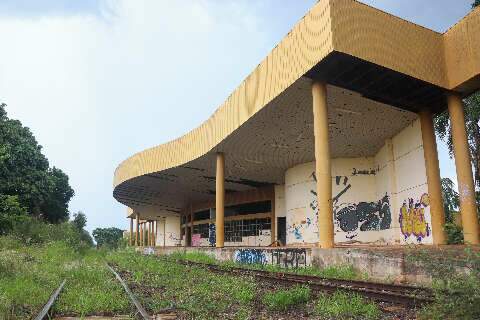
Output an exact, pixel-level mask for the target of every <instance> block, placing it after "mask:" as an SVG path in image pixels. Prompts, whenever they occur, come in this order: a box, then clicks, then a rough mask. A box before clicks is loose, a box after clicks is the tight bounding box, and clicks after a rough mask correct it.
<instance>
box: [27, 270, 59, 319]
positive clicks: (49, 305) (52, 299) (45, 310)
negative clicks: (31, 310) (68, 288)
mask: <svg viewBox="0 0 480 320" xmlns="http://www.w3.org/2000/svg"><path fill="white" fill-rule="evenodd" d="M66 281H67V280H65V279H64V280H63V281H62V283H61V284H60V286H59V287H58V288H57V290H55V291H54V292H53V293H52V295H51V296H50V299H48V301H47V303H46V304H45V305H44V306H43V308H42V310H41V311H40V312H39V313H38V315H37V316H36V317H35V318H34V319H35V320H43V319H44V318H45V317H46V316H47V315H48V311H50V309H51V308H52V306H53V304H54V303H55V301H56V300H57V298H58V295H59V294H60V292H61V291H62V289H63V286H64V285H65V282H66Z"/></svg>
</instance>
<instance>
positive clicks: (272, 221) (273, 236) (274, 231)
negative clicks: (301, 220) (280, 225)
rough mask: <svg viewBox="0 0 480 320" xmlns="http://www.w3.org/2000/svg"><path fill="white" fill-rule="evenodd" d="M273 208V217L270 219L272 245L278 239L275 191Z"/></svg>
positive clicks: (272, 202)
mask: <svg viewBox="0 0 480 320" xmlns="http://www.w3.org/2000/svg"><path fill="white" fill-rule="evenodd" d="M270 203H271V206H272V216H271V218H270V232H271V239H270V241H271V243H274V242H275V240H276V239H277V215H276V213H275V191H274V192H273V198H272V201H271V202H270Z"/></svg>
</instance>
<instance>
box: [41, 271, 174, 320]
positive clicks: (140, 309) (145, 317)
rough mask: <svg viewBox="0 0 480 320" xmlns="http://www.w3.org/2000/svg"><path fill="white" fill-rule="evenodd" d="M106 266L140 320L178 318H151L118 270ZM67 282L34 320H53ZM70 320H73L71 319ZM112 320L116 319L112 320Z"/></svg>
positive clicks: (170, 317)
mask: <svg viewBox="0 0 480 320" xmlns="http://www.w3.org/2000/svg"><path fill="white" fill-rule="evenodd" d="M106 266H107V268H108V269H109V270H110V271H111V272H112V273H113V274H114V275H115V278H116V279H117V280H118V281H119V282H120V284H121V285H122V287H123V288H124V290H125V292H126V294H127V295H128V297H129V299H130V301H131V302H132V304H133V305H134V306H135V308H136V310H137V313H136V314H135V315H136V316H138V317H139V318H140V319H143V320H153V319H158V320H161V319H165V320H166V319H175V318H176V317H172V315H171V314H169V315H166V316H162V315H156V316H151V315H149V314H148V312H147V310H146V309H145V308H144V307H143V306H142V305H141V303H140V302H139V301H138V299H137V298H136V297H135V295H134V294H133V293H132V291H131V290H130V288H129V287H128V286H127V284H126V282H125V281H124V280H123V279H122V277H121V276H120V275H119V274H118V273H117V272H116V270H115V269H114V268H113V267H112V266H110V265H108V264H107V265H106ZM65 282H66V280H63V282H62V283H61V284H60V286H59V287H58V288H57V289H56V290H55V291H54V292H53V293H52V295H51V296H50V298H49V299H48V301H47V303H46V304H45V305H44V306H43V308H42V310H40V312H39V313H38V314H37V316H36V317H35V318H33V319H34V320H44V319H51V316H52V315H51V314H49V311H50V310H51V309H52V307H53V306H54V304H55V302H56V301H57V298H58V297H59V295H60V292H61V291H62V289H63V287H64V286H65ZM69 319H71V318H69ZM82 319H84V318H83V317H82ZM87 319H88V318H87ZM112 319H116V318H112Z"/></svg>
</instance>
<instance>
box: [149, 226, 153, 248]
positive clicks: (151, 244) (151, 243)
mask: <svg viewBox="0 0 480 320" xmlns="http://www.w3.org/2000/svg"><path fill="white" fill-rule="evenodd" d="M150 246H153V221H150Z"/></svg>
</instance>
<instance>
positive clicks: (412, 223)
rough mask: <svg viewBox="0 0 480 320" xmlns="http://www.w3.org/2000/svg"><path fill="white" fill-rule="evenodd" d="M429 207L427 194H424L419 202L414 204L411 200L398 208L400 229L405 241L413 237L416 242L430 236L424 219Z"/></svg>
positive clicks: (428, 227)
mask: <svg viewBox="0 0 480 320" xmlns="http://www.w3.org/2000/svg"><path fill="white" fill-rule="evenodd" d="M428 206H430V200H429V198H428V194H426V193H424V194H423V195H422V197H421V198H420V201H418V202H414V200H413V199H411V198H409V199H408V204H407V200H406V201H404V202H403V205H402V207H401V208H400V217H399V221H400V229H401V231H402V234H403V236H404V237H405V240H407V239H408V238H409V237H410V236H413V237H415V239H416V240H417V241H418V242H421V241H422V240H423V238H425V237H428V236H429V235H430V226H429V225H428V222H427V221H426V219H425V209H426V208H427V207H428Z"/></svg>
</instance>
